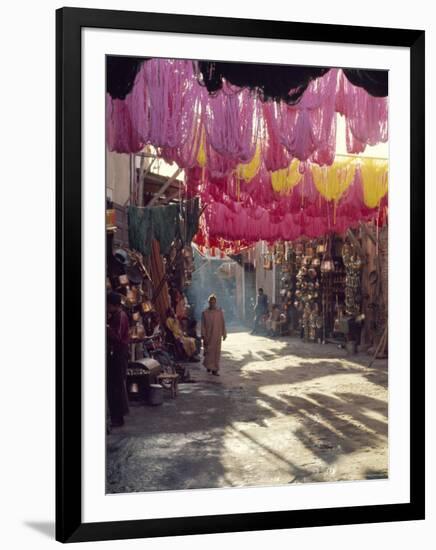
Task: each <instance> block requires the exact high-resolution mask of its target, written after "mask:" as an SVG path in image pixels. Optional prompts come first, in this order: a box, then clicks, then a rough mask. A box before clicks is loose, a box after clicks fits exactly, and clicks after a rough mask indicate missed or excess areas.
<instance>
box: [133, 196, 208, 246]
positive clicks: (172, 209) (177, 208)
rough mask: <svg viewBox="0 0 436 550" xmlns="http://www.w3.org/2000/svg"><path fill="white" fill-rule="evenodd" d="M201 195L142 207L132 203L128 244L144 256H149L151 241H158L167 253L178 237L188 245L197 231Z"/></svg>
mask: <svg viewBox="0 0 436 550" xmlns="http://www.w3.org/2000/svg"><path fill="white" fill-rule="evenodd" d="M199 215H200V205H199V198H198V197H196V198H194V199H190V200H187V201H183V202H182V203H181V204H180V205H179V204H168V205H165V206H153V207H151V208H147V207H146V208H139V207H137V206H129V208H128V223H129V246H130V248H132V249H134V250H138V251H139V252H141V254H143V255H144V256H149V255H150V251H151V249H150V246H151V241H152V240H153V239H155V240H156V241H158V243H159V247H160V251H161V253H162V254H168V253H169V252H170V249H171V245H172V243H173V242H174V240H175V239H177V238H181V239H182V241H183V243H186V244H189V243H190V242H191V241H192V239H193V237H194V235H195V233H196V232H197V231H198V219H199Z"/></svg>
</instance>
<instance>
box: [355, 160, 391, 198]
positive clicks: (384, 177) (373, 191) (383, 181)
mask: <svg viewBox="0 0 436 550" xmlns="http://www.w3.org/2000/svg"><path fill="white" fill-rule="evenodd" d="M360 171H361V174H362V182H363V198H364V201H365V204H366V206H367V207H368V208H375V207H377V206H379V204H380V201H381V199H382V198H383V197H384V196H385V195H386V193H387V192H388V165H387V162H386V161H384V160H377V159H367V160H366V161H365V162H364V163H362V164H361V166H360Z"/></svg>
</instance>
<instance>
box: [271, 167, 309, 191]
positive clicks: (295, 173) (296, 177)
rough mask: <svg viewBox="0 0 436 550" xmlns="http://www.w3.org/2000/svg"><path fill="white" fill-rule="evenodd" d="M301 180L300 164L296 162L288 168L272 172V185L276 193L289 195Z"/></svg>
mask: <svg viewBox="0 0 436 550" xmlns="http://www.w3.org/2000/svg"><path fill="white" fill-rule="evenodd" d="M301 178H302V174H301V172H300V163H299V162H298V160H294V161H293V162H292V163H291V164H290V165H289V167H288V168H284V169H283V170H276V171H275V172H271V185H272V188H273V189H274V191H276V193H289V192H290V191H291V190H292V189H293V188H294V187H295V185H297V183H298V182H299V181H300V180H301Z"/></svg>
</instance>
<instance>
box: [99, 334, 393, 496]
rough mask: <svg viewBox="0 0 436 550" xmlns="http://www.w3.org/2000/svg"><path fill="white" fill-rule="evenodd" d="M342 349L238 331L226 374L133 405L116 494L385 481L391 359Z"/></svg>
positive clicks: (194, 369)
mask: <svg viewBox="0 0 436 550" xmlns="http://www.w3.org/2000/svg"><path fill="white" fill-rule="evenodd" d="M368 364H369V357H368V355H367V354H357V355H353V356H352V357H350V356H347V354H346V351H345V350H344V349H339V348H338V347H337V346H336V345H333V344H326V345H322V344H308V343H304V342H303V341H302V340H301V339H300V338H292V337H279V338H275V339H272V338H267V337H263V336H253V335H250V334H249V333H248V332H247V331H246V330H245V329H243V328H239V329H233V331H229V335H228V338H227V340H226V341H225V342H224V343H223V349H222V362H221V370H220V373H221V374H220V377H214V376H211V375H210V374H208V373H207V372H206V370H205V369H204V367H202V365H201V363H189V364H188V366H189V369H190V372H191V378H192V382H190V383H184V384H180V385H179V394H178V396H177V397H176V398H175V399H171V397H170V396H169V394H167V393H166V395H165V400H164V403H163V405H161V406H157V407H153V406H147V405H144V404H139V403H137V404H132V405H131V407H130V414H129V416H128V421H127V422H126V424H125V425H124V426H123V427H121V428H114V429H113V430H112V432H111V433H110V434H109V435H108V436H107V487H106V489H107V492H108V493H122V492H133V491H140V492H146V491H163V490H175V489H179V490H180V489H197V488H217V487H238V486H255V485H281V484H287V483H306V482H315V481H327V482H328V481H343V480H359V479H380V478H385V477H387V475H388V439H387V435H388V423H387V414H388V405H387V397H388V392H387V361H386V360H376V361H375V362H374V363H373V364H372V366H371V367H368V366H367V365H368Z"/></svg>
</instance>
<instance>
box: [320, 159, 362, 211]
mask: <svg viewBox="0 0 436 550" xmlns="http://www.w3.org/2000/svg"><path fill="white" fill-rule="evenodd" d="M353 161H354V159H341V160H337V161H335V163H334V164H332V166H318V165H317V164H313V165H312V177H313V182H314V184H315V187H316V188H317V189H318V191H319V193H321V195H322V196H323V197H325V198H326V199H327V200H329V201H331V200H333V201H338V200H339V199H340V198H341V196H342V195H343V193H344V192H345V191H346V190H347V189H348V187H349V186H350V185H351V183H352V181H353V179H354V173H355V170H356V166H355V164H354V162H353Z"/></svg>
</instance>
